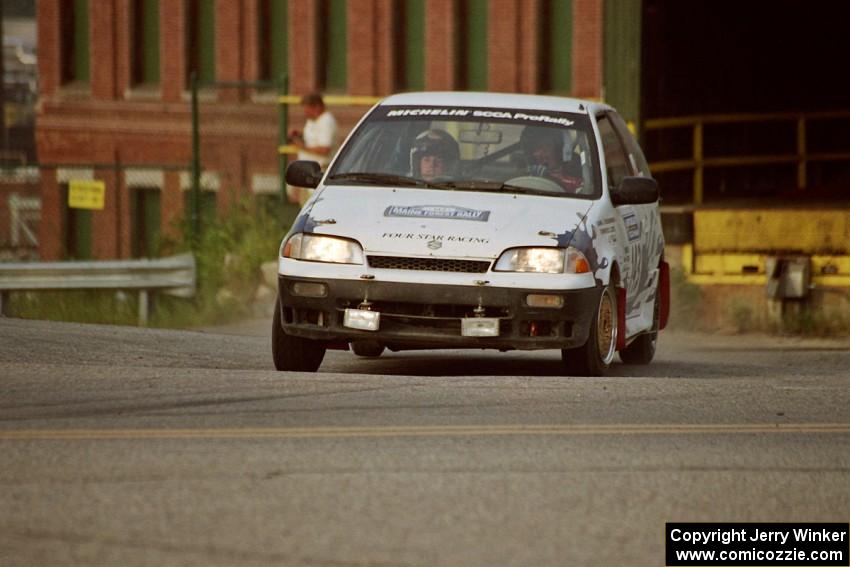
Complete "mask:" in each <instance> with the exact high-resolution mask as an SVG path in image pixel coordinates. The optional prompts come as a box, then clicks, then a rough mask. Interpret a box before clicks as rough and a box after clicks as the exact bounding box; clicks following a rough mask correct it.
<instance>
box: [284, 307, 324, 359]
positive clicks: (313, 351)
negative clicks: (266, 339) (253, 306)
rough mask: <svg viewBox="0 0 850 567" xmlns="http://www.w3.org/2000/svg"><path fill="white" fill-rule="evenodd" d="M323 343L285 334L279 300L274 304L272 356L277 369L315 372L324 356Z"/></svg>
mask: <svg viewBox="0 0 850 567" xmlns="http://www.w3.org/2000/svg"><path fill="white" fill-rule="evenodd" d="M325 350H326V348H325V344H324V343H323V342H321V341H314V340H311V339H304V338H301V337H295V336H292V335H287V334H286V333H285V332H284V330H283V327H281V326H280V300H278V301H276V302H275V305H274V320H273V321H272V357H273V358H274V367H275V368H277V369H278V370H292V371H298V372H315V371H316V370H318V369H319V366H321V364H322V359H323V358H325Z"/></svg>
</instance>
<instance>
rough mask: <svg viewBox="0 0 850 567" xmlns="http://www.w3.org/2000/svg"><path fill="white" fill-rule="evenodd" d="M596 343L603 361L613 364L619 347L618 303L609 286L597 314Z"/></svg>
mask: <svg viewBox="0 0 850 567" xmlns="http://www.w3.org/2000/svg"><path fill="white" fill-rule="evenodd" d="M596 345H597V349H598V352H599V359H600V360H601V361H602V363H603V364H605V365H608V364H611V361H612V360H614V352H615V351H616V349H617V303H616V301H615V300H614V296H613V294H612V293H611V288H607V287H606V288H605V291H603V292H602V297H601V298H600V299H599V309H598V310H597V315H596Z"/></svg>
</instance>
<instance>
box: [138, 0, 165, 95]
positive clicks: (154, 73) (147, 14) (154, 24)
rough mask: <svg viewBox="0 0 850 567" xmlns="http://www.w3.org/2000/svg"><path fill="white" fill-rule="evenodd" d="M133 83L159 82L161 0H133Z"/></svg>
mask: <svg viewBox="0 0 850 567" xmlns="http://www.w3.org/2000/svg"><path fill="white" fill-rule="evenodd" d="M132 57H133V66H132V69H133V84H134V85H156V84H159V0H133V53H132Z"/></svg>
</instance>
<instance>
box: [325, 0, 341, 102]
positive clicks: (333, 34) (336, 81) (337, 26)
mask: <svg viewBox="0 0 850 567" xmlns="http://www.w3.org/2000/svg"><path fill="white" fill-rule="evenodd" d="M320 6H321V11H320V14H319V21H320V22H321V25H320V29H319V46H320V49H321V61H322V63H321V67H320V71H321V79H322V81H321V83H322V86H323V88H324V89H325V90H326V91H336V92H345V91H346V89H347V88H348V70H347V64H346V63H347V62H346V55H347V51H348V47H347V43H348V32H347V29H346V21H345V8H346V6H345V0H323V1H322V2H321V5H320Z"/></svg>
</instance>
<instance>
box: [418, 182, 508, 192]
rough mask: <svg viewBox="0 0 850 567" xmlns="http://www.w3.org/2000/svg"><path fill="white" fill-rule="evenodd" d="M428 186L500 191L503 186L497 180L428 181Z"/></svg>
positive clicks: (460, 189) (459, 189) (453, 189)
mask: <svg viewBox="0 0 850 567" xmlns="http://www.w3.org/2000/svg"><path fill="white" fill-rule="evenodd" d="M428 186H429V187H434V188H436V189H448V190H452V191H501V190H502V189H503V188H504V187H505V186H504V185H503V184H502V183H500V182H498V181H430V182H428Z"/></svg>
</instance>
